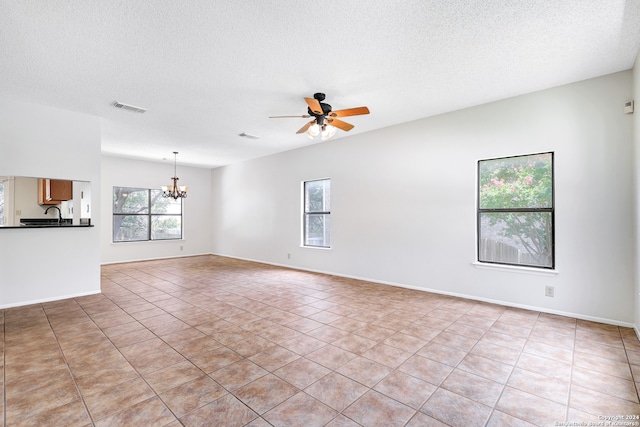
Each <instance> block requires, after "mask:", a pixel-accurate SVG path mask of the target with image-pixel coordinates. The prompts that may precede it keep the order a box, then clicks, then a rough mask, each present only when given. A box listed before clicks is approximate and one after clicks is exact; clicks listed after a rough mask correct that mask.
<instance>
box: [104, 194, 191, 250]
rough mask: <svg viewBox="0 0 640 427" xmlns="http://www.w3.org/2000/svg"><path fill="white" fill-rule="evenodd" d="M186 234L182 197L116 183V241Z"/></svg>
mask: <svg viewBox="0 0 640 427" xmlns="http://www.w3.org/2000/svg"><path fill="white" fill-rule="evenodd" d="M181 238H182V199H178V200H174V199H172V198H165V197H162V191H161V190H151V189H147V188H129V187H113V241H114V242H133V241H141V240H171V239H181Z"/></svg>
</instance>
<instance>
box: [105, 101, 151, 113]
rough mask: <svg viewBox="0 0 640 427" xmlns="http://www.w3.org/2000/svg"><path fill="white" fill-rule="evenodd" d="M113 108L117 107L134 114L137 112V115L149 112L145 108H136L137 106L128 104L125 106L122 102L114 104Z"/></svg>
mask: <svg viewBox="0 0 640 427" xmlns="http://www.w3.org/2000/svg"><path fill="white" fill-rule="evenodd" d="M113 106H114V107H116V108H122V109H123V110H129V111H133V112H136V113H144V112H145V111H147V110H146V109H144V108H140V107H136V106H133V105H128V104H123V103H122V102H118V101H116V102H114V103H113Z"/></svg>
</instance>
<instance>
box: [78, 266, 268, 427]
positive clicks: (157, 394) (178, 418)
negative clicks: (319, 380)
mask: <svg viewBox="0 0 640 427" xmlns="http://www.w3.org/2000/svg"><path fill="white" fill-rule="evenodd" d="M129 277H131V276H129ZM132 278H133V277H132ZM136 280H137V279H136ZM118 286H121V285H118ZM178 286H180V285H178ZM121 287H122V286H121ZM123 288H124V287H123ZM125 289H126V288H125ZM156 289H157V288H156ZM158 290H160V289H158ZM129 292H132V293H133V294H135V295H136V296H137V297H139V298H142V299H143V300H145V301H146V302H147V303H149V304H152V305H153V306H155V307H156V308H158V309H160V310H162V311H163V312H164V313H166V314H168V315H170V316H172V317H173V318H174V319H176V320H179V321H181V322H184V321H183V320H182V319H179V318H177V317H176V316H174V315H173V314H172V313H170V312H168V311H166V310H165V309H163V308H162V307H160V306H158V305H156V304H154V303H153V302H151V301H149V300H147V299H146V298H144V297H142V296H140V295H139V294H137V293H135V292H133V291H129ZM162 292H164V291H162ZM105 297H106V298H108V299H109V301H111V302H112V303H113V304H115V305H116V306H117V307H118V308H120V309H121V310H123V311H125V312H126V313H127V314H128V315H129V316H131V313H129V312H128V311H127V310H126V309H124V308H122V307H121V306H120V305H119V304H118V303H117V302H115V301H113V300H112V299H111V298H110V297H109V296H107V295H105ZM175 298H178V297H175ZM178 299H180V298H178ZM181 301H184V300H181ZM185 302H187V301H185ZM187 303H188V302H187ZM188 304H190V303H188ZM190 305H193V304H190ZM87 315H88V314H87ZM132 317H133V316H132ZM134 319H135V318H134ZM92 321H93V319H92ZM134 321H135V322H137V323H139V324H140V325H142V326H143V327H144V328H145V330H147V331H149V332H151V333H152V334H153V335H154V336H155V337H156V338H158V339H159V340H161V341H162V342H163V343H165V344H166V345H168V346H169V347H171V349H173V350H174V351H175V352H177V353H178V354H180V355H181V356H182V357H184V358H185V360H187V361H189V363H191V364H192V365H193V366H195V367H196V368H197V369H198V370H199V371H200V372H202V374H203V375H204V376H206V377H207V378H210V379H211V380H212V381H214V382H215V383H216V384H218V385H219V386H220V387H222V388H223V389H224V390H225V391H226V392H227V393H226V394H225V395H223V396H220V397H218V398H217V399H215V400H213V401H212V402H215V401H216V400H219V399H221V398H223V397H224V396H226V395H229V394H230V395H232V396H233V397H235V398H236V399H237V400H238V401H239V402H241V403H242V404H243V405H244V406H246V407H247V408H248V409H249V410H251V411H252V412H253V413H255V414H256V415H257V417H256V419H257V418H262V416H261V415H260V414H258V413H257V412H256V411H254V410H253V409H252V408H251V407H250V406H248V405H247V404H246V403H245V402H243V401H242V400H241V399H239V398H238V397H237V396H236V395H235V394H234V393H233V392H232V391H231V390H229V389H227V388H226V387H225V386H224V385H222V384H220V383H218V382H217V381H216V380H215V379H214V378H212V377H211V375H209V374H208V373H206V372H205V371H203V370H202V368H200V367H199V366H198V365H196V364H194V363H193V362H191V360H190V359H189V358H188V357H186V356H185V355H184V354H182V353H181V352H180V351H179V350H177V349H175V348H174V347H173V346H172V345H171V344H169V343H168V342H166V341H165V340H164V339H162V337H161V336H159V335H158V334H156V333H155V332H153V331H152V330H150V329H149V328H148V327H147V326H146V325H144V324H143V323H141V322H140V321H139V320H138V319H135V320H134ZM96 326H98V325H96ZM189 326H190V327H194V328H196V327H195V326H191V325H189ZM98 328H100V327H99V326H98ZM196 329H197V328H196ZM100 330H101V331H102V329H101V328H100ZM103 334H104V332H103ZM205 335H207V334H205ZM207 336H209V335H207ZM105 337H106V338H107V339H108V340H109V342H111V344H112V345H113V346H114V347H115V348H116V349H117V350H118V352H119V353H120V354H121V355H122V357H124V359H125V360H127V362H128V363H129V365H130V366H131V368H132V369H134V370H135V372H136V373H137V374H138V375H139V376H140V378H141V379H142V380H143V381H144V382H145V384H146V385H147V386H148V387H149V388H150V389H151V390H152V391H153V393H154V394H155V395H156V397H157V398H158V399H159V400H160V401H161V402H162V404H163V405H164V406H165V407H166V408H167V410H169V412H171V414H172V415H173V416H174V417H175V418H176V420H178V422H180V423H181V424H182V421H180V417H178V415H177V414H176V413H175V412H174V411H173V410H172V409H171V408H170V407H169V405H168V404H167V403H166V402H165V401H164V399H162V397H160V394H159V393H158V392H157V391H156V390H155V389H154V388H153V387H152V386H151V384H149V383H148V382H147V380H146V378H145V377H144V376H143V375H142V374H141V373H140V372H139V371H138V370H137V369H136V368H135V367H134V366H133V365H132V364H131V362H130V361H129V359H127V358H126V357H125V355H124V354H122V352H121V351H120V349H119V348H118V347H117V346H116V345H115V343H113V341H111V339H110V338H109V337H108V336H106V335H105ZM220 345H221V346H223V347H225V348H229V347H228V346H226V345H224V344H222V343H220ZM229 350H231V351H234V350H232V349H230V348H229ZM238 354H239V353H238ZM239 355H240V356H241V357H242V360H249V359H248V358H246V357H244V356H242V355H241V354H239ZM234 363H237V362H234ZM162 369H163V368H161V369H159V370H162ZM220 369H222V368H220ZM153 372H157V371H153ZM151 373H152V372H151ZM268 373H270V372H268ZM267 375H268V374H267ZM263 376H264V375H263ZM260 378H262V377H260ZM212 402H208V403H205V404H203V405H202V406H200V407H197V408H193V409H192V410H190V411H189V412H187V413H185V414H184V415H183V417H184V416H186V415H188V414H189V413H191V412H194V411H197V410H198V409H200V408H202V407H204V406H207V405H209V404H211V403H212ZM265 421H266V420H265Z"/></svg>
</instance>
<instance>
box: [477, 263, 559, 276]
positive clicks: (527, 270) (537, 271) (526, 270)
mask: <svg viewBox="0 0 640 427" xmlns="http://www.w3.org/2000/svg"><path fill="white" fill-rule="evenodd" d="M471 264H472V265H473V266H474V267H475V268H479V269H482V270H497V271H507V272H511V273H521V274H533V275H536V276H547V277H553V276H557V275H558V273H559V271H558V270H548V269H543V268H534V267H518V266H515V265H503V264H489V263H486V262H478V261H474V262H472V263H471Z"/></svg>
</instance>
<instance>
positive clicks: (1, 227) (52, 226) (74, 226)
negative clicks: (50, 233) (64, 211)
mask: <svg viewBox="0 0 640 427" xmlns="http://www.w3.org/2000/svg"><path fill="white" fill-rule="evenodd" d="M87 227H93V224H29V225H0V229H3V228H87Z"/></svg>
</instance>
